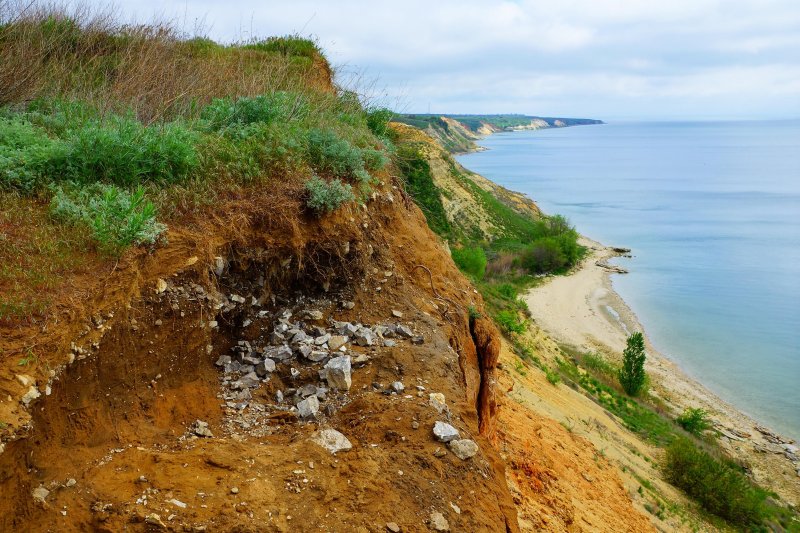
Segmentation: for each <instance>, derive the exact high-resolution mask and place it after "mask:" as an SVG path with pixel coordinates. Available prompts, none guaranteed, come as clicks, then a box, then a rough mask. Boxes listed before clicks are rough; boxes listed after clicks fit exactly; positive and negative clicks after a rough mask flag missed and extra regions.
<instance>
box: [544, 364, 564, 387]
mask: <svg viewBox="0 0 800 533" xmlns="http://www.w3.org/2000/svg"><path fill="white" fill-rule="evenodd" d="M544 374H545V376H546V377H547V381H548V382H550V384H551V385H558V384H559V383H561V376H560V375H559V374H558V372H556V371H554V370H551V369H549V368H547V367H545V369H544Z"/></svg>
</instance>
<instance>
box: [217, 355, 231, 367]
mask: <svg viewBox="0 0 800 533" xmlns="http://www.w3.org/2000/svg"><path fill="white" fill-rule="evenodd" d="M231 361H232V359H231V356H230V355H220V356H219V358H218V359H217V361H216V362H215V363H214V364H215V365H217V366H225V365H229V364H230V363H231Z"/></svg>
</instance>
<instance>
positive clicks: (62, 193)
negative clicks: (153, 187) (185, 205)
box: [50, 185, 167, 256]
mask: <svg viewBox="0 0 800 533" xmlns="http://www.w3.org/2000/svg"><path fill="white" fill-rule="evenodd" d="M50 213H51V215H52V216H53V217H54V218H56V219H59V220H62V221H64V222H67V223H72V224H84V225H86V226H88V227H89V228H91V230H92V236H93V237H94V239H95V240H96V241H97V244H98V249H99V250H100V252H101V253H105V254H108V255H112V256H119V255H121V254H122V252H123V251H124V250H125V248H127V247H128V246H131V245H138V244H154V243H155V242H156V240H157V239H158V238H159V236H160V235H161V234H162V233H164V231H166V229H167V227H166V226H165V225H164V224H161V223H159V222H157V221H156V208H155V206H154V205H153V203H152V202H149V201H147V200H146V199H145V197H144V189H143V188H142V187H138V188H137V189H136V190H135V191H134V192H128V191H125V190H123V189H119V188H118V187H115V186H113V185H94V186H90V187H85V188H83V189H69V188H57V189H56V190H55V195H54V196H53V200H52V202H51V204H50Z"/></svg>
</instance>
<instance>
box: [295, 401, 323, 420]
mask: <svg viewBox="0 0 800 533" xmlns="http://www.w3.org/2000/svg"><path fill="white" fill-rule="evenodd" d="M318 411H319V400H318V399H317V397H316V396H309V397H308V398H306V399H305V400H303V401H302V402H300V403H298V404H297V412H298V414H299V415H300V417H301V418H311V417H312V416H314V415H315V414H317V412H318Z"/></svg>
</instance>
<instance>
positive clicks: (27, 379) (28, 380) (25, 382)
mask: <svg viewBox="0 0 800 533" xmlns="http://www.w3.org/2000/svg"><path fill="white" fill-rule="evenodd" d="M16 377H17V381H19V383H20V385H22V386H23V387H30V386H31V385H36V380H35V379H34V378H32V377H31V376H29V375H28V374H17V376H16Z"/></svg>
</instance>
